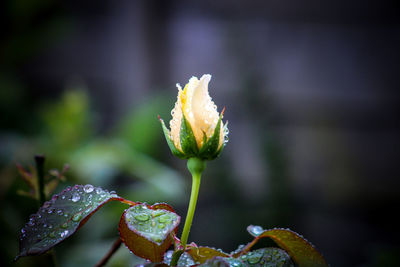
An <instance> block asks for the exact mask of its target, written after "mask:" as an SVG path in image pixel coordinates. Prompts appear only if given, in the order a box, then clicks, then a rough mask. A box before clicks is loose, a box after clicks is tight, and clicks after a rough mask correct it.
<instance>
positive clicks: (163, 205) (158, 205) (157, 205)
mask: <svg viewBox="0 0 400 267" xmlns="http://www.w3.org/2000/svg"><path fill="white" fill-rule="evenodd" d="M134 203H135V204H133V205H131V207H133V206H136V205H145V206H146V207H147V208H149V209H152V210H158V209H163V210H167V211H170V212H173V213H175V214H177V213H176V212H175V210H174V208H173V207H172V206H170V205H169V204H167V203H165V202H160V203H154V204H153V205H149V204H147V203H146V202H134ZM127 210H128V209H126V210H125V211H124V212H123V213H122V215H121V219H120V222H119V224H118V229H119V237H120V239H121V241H122V243H123V244H124V245H125V247H126V248H127V249H129V251H131V252H132V253H133V254H135V255H136V256H138V257H140V258H142V259H146V260H149V261H151V259H150V258H147V257H143V256H142V255H139V254H138V253H136V252H135V251H133V250H131V249H130V248H129V246H128V244H127V242H128V240H125V238H124V237H123V236H121V229H122V228H121V227H122V224H124V220H125V213H126V211H127ZM178 217H179V221H178V224H177V226H176V227H175V229H174V230H173V231H172V232H171V233H170V236H171V239H172V243H171V245H174V246H175V247H176V246H177V244H178V245H179V244H180V240H179V239H178V238H177V237H176V234H177V232H178V226H179V224H180V216H179V215H178ZM146 240H148V241H149V242H150V243H152V244H153V246H159V245H157V244H156V243H154V242H153V241H152V240H149V239H146ZM171 245H170V246H168V247H167V248H166V249H165V251H167V250H168V248H169V247H171ZM165 251H164V254H165ZM151 264H156V265H155V266H158V264H162V265H160V266H164V265H165V264H164V263H160V262H152V261H151ZM165 266H168V265H165Z"/></svg>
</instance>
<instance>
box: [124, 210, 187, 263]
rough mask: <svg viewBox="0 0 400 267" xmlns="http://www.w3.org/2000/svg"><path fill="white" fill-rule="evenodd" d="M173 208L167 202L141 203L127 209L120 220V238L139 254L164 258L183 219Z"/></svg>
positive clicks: (157, 259) (148, 257)
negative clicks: (152, 204) (151, 204)
mask: <svg viewBox="0 0 400 267" xmlns="http://www.w3.org/2000/svg"><path fill="white" fill-rule="evenodd" d="M170 209H172V208H170V207H169V206H168V205H166V204H155V205H154V206H148V205H146V204H138V205H135V206H132V207H130V208H129V209H127V210H125V211H124V213H123V214H122V216H121V220H120V223H119V232H120V237H121V240H122V241H123V242H124V243H125V245H126V246H127V247H128V248H129V249H130V250H131V251H132V252H133V253H134V254H136V255H137V256H139V257H142V258H145V259H148V260H150V261H152V262H161V261H162V260H163V255H164V253H165V251H166V250H167V249H168V247H169V246H171V244H172V242H173V238H172V236H171V235H170V234H171V233H172V234H175V233H176V230H177V227H178V225H179V222H180V217H179V216H178V215H177V214H176V213H174V212H171V211H170Z"/></svg>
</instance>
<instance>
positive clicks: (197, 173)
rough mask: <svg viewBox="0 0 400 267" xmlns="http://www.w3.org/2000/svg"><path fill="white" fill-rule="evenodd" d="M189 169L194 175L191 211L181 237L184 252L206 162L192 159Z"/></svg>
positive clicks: (189, 162) (190, 203)
mask: <svg viewBox="0 0 400 267" xmlns="http://www.w3.org/2000/svg"><path fill="white" fill-rule="evenodd" d="M187 166H188V169H189V171H190V173H191V174H192V192H191V194H190V201H189V209H188V212H187V215H186V220H185V226H184V227H183V232H182V236H181V245H182V247H183V250H185V248H186V244H187V240H188V237H189V232H190V228H191V226H192V221H193V216H194V211H195V209H196V203H197V197H198V195H199V189H200V181H201V174H202V172H203V170H204V168H205V166H206V164H205V162H204V161H203V160H201V159H198V158H190V159H189V160H188V163H187Z"/></svg>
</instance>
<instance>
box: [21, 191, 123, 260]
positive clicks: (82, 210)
mask: <svg viewBox="0 0 400 267" xmlns="http://www.w3.org/2000/svg"><path fill="white" fill-rule="evenodd" d="M111 200H121V198H120V197H118V196H117V195H116V194H115V193H113V192H108V191H107V190H103V189H102V188H100V187H94V186H92V185H89V184H88V185H85V186H83V185H75V186H74V187H67V188H66V189H64V190H63V191H62V192H61V193H60V194H56V195H54V196H53V197H52V198H51V200H50V201H47V202H45V203H44V204H43V206H42V207H41V208H40V209H39V210H38V212H37V213H36V214H33V215H31V217H30V219H29V222H28V223H27V224H25V226H24V228H22V230H21V236H20V253H19V254H18V256H17V257H22V256H28V255H37V254H42V253H44V252H46V251H47V250H49V249H51V248H52V247H53V246H55V245H56V244H58V243H60V242H61V241H63V240H64V239H66V238H67V237H69V236H70V235H72V234H73V233H74V232H75V231H76V230H77V229H78V228H79V227H81V226H82V225H83V224H84V223H85V222H86V221H87V219H88V218H89V217H90V216H91V215H92V214H93V213H94V212H95V211H97V210H98V208H100V207H101V206H102V205H104V204H105V203H107V202H109V201H111Z"/></svg>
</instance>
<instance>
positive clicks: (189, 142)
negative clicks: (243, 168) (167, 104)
mask: <svg viewBox="0 0 400 267" xmlns="http://www.w3.org/2000/svg"><path fill="white" fill-rule="evenodd" d="M210 80H211V75H209V74H205V75H203V76H202V77H201V78H200V80H199V79H197V77H192V78H191V79H190V80H189V83H188V84H186V86H185V88H184V89H183V90H182V88H181V86H180V85H179V84H177V87H178V90H179V91H178V97H177V101H176V103H175V107H174V108H173V110H172V112H171V115H172V120H171V121H170V123H169V124H170V128H171V130H170V131H169V130H168V129H166V127H165V125H163V128H164V133H165V134H166V138H167V141H168V144H169V145H170V148H171V150H172V152H173V153H174V154H175V155H177V156H179V157H181V158H190V157H199V158H203V159H213V158H215V157H217V156H218V154H219V153H220V152H221V150H222V148H223V146H224V145H225V143H226V140H227V134H228V129H227V127H226V125H225V126H224V124H223V122H222V121H221V119H222V115H223V112H222V113H221V114H219V113H218V111H217V106H216V105H215V104H214V102H213V101H212V99H211V97H210V95H209V93H208V83H209V82H210ZM162 123H163V122H162ZM168 139H169V140H168ZM170 143H172V144H170ZM171 145H173V147H171ZM174 150H176V151H174Z"/></svg>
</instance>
